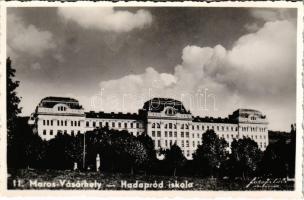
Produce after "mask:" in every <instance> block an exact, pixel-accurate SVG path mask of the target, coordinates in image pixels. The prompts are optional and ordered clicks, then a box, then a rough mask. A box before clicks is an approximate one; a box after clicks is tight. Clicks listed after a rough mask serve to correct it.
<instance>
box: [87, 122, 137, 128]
mask: <svg viewBox="0 0 304 200" xmlns="http://www.w3.org/2000/svg"><path fill="white" fill-rule="evenodd" d="M103 125H104V126H107V127H111V128H139V122H131V123H127V122H124V123H122V122H111V123H109V122H105V123H104V124H103V123H102V122H99V123H98V124H97V122H95V121H93V122H92V123H90V122H89V121H87V122H86V127H97V126H99V127H102V126H103Z"/></svg>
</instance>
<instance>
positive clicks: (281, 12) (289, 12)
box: [250, 8, 296, 21]
mask: <svg viewBox="0 0 304 200" xmlns="http://www.w3.org/2000/svg"><path fill="white" fill-rule="evenodd" d="M294 10H295V9H292V8H289V9H288V8H286V9H284V8H281V9H269V8H256V9H251V10H250V14H251V15H252V16H253V17H254V18H256V19H261V20H264V21H277V20H291V19H295V18H296V12H294Z"/></svg>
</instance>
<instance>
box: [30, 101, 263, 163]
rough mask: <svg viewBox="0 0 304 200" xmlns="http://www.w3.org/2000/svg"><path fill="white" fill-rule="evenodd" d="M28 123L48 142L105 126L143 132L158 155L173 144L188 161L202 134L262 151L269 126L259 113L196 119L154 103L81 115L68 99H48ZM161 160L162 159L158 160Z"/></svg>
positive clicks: (178, 107)
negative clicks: (249, 143) (211, 132)
mask: <svg viewBox="0 0 304 200" xmlns="http://www.w3.org/2000/svg"><path fill="white" fill-rule="evenodd" d="M29 123H30V124H32V125H34V126H35V127H36V128H37V132H38V134H39V136H40V137H41V138H42V139H45V140H50V139H52V138H54V137H55V136H56V135H57V134H58V133H63V134H64V133H66V134H71V135H73V134H78V133H85V132H86V131H89V130H93V129H95V128H98V127H104V126H107V127H109V128H110V129H117V130H127V131H128V132H129V133H130V134H133V135H134V136H138V135H140V134H142V133H147V134H148V135H149V136H150V137H151V138H152V139H153V141H154V144H155V148H156V150H160V149H169V148H170V146H171V145H173V144H174V143H176V144H177V145H178V146H179V147H180V148H181V150H182V152H183V154H184V155H185V157H186V158H187V159H192V154H193V153H194V152H195V150H196V149H197V146H198V145H200V144H201V142H202V134H203V133H204V132H205V131H206V130H208V129H213V130H214V131H215V132H216V133H217V134H218V136H219V137H221V138H224V139H225V140H226V141H227V142H228V143H229V145H230V144H231V142H232V141H233V139H240V138H244V137H249V138H251V139H253V140H254V141H256V142H257V144H258V146H259V148H260V149H261V150H265V149H266V147H267V145H268V122H267V119H266V116H265V115H263V114H262V113H261V112H260V111H257V110H252V109H238V110H236V111H234V112H233V113H232V114H231V115H229V116H228V117H227V118H212V117H199V116H197V117H194V116H193V115H192V114H191V112H190V111H189V110H186V109H185V107H184V105H183V104H182V102H180V101H177V100H174V99H164V98H153V99H151V100H149V101H147V102H145V103H144V106H143V108H142V109H139V111H138V113H133V114H131V113H113V112H112V113H105V112H92V111H91V112H85V111H84V109H83V108H82V106H81V105H80V104H79V102H78V101H77V100H75V99H72V98H64V97H46V98H44V99H42V100H41V101H40V103H39V105H38V106H37V107H36V110H35V112H34V113H33V114H32V115H31V117H30V120H29ZM160 159H161V157H160Z"/></svg>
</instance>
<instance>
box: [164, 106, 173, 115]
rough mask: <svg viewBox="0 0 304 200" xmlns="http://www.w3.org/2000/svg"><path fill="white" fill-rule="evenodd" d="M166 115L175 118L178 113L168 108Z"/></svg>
mask: <svg viewBox="0 0 304 200" xmlns="http://www.w3.org/2000/svg"><path fill="white" fill-rule="evenodd" d="M165 114H166V115H168V116H173V115H175V114H176V111H175V109H174V108H173V107H168V108H167V109H166V111H165Z"/></svg>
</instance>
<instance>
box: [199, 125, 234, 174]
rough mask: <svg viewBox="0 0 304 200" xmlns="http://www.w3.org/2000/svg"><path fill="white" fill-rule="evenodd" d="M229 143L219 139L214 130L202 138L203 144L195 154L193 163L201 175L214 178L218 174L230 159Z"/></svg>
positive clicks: (207, 132) (208, 131)
mask: <svg viewBox="0 0 304 200" xmlns="http://www.w3.org/2000/svg"><path fill="white" fill-rule="evenodd" d="M227 148H228V143H227V142H226V140H225V139H223V138H219V137H218V136H217V134H216V133H215V132H214V130H207V131H206V132H205V133H204V134H203V137H202V144H201V145H199V146H198V148H197V150H196V152H195V153H194V154H193V161H194V165H195V166H196V168H197V169H198V170H199V173H200V174H201V173H205V174H206V175H211V176H214V175H216V174H218V172H219V170H220V169H221V167H222V166H223V164H224V162H226V160H227V159H228V151H227Z"/></svg>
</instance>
